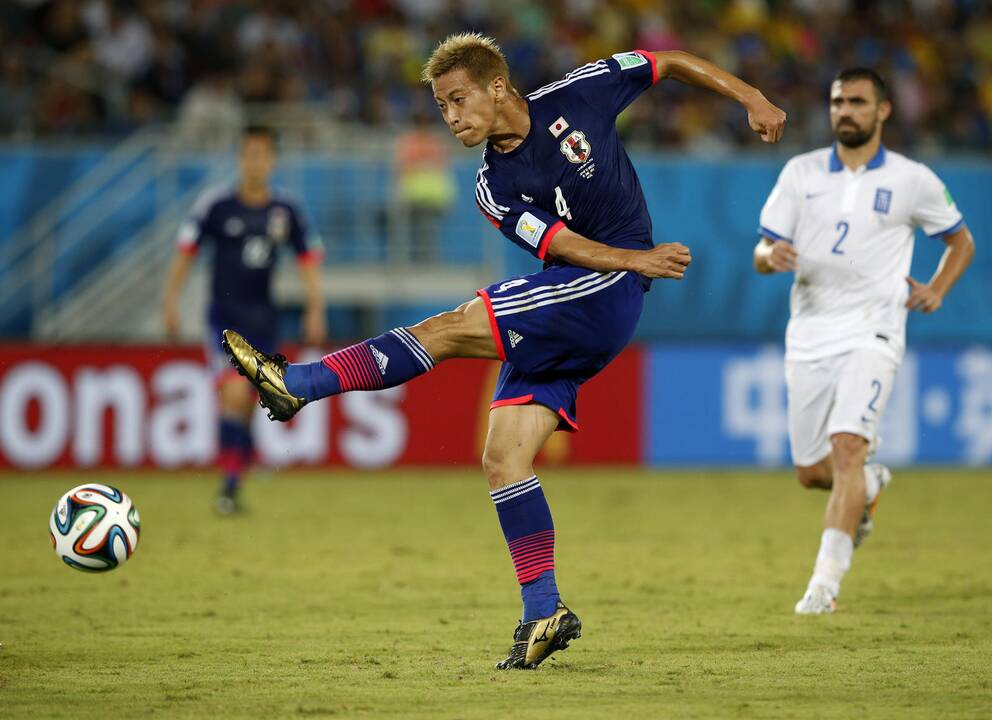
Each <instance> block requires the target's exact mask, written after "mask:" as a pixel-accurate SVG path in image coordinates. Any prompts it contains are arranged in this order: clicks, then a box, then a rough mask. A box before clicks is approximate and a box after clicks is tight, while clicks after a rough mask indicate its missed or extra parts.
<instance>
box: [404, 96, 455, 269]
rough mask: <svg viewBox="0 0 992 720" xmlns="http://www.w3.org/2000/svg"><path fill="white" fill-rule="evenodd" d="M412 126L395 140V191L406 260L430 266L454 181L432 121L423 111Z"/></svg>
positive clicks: (452, 196)
mask: <svg viewBox="0 0 992 720" xmlns="http://www.w3.org/2000/svg"><path fill="white" fill-rule="evenodd" d="M413 120H414V125H413V127H412V128H410V129H409V130H407V131H406V132H404V133H402V134H401V135H400V136H399V137H397V138H396V150H395V154H394V157H395V168H396V177H395V183H396V184H395V189H396V201H397V208H398V210H399V216H400V219H401V222H400V223H399V229H400V230H401V231H403V233H404V234H405V235H406V238H407V242H408V246H409V248H410V259H411V260H413V261H414V262H434V261H437V260H439V259H440V258H439V257H438V253H437V242H438V241H437V238H438V229H439V225H440V223H441V220H442V219H443V218H444V215H445V214H446V213H447V212H448V209H449V208H450V207H451V203H452V202H453V201H454V199H455V178H454V174H453V173H452V171H451V163H450V160H449V158H448V143H447V142H446V138H442V137H440V136H439V135H438V133H437V132H436V131H435V129H434V128H435V127H436V125H435V123H434V122H433V120H434V118H433V117H429V116H428V115H427V113H426V112H424V111H423V110H417V111H416V112H415V113H414V116H413Z"/></svg>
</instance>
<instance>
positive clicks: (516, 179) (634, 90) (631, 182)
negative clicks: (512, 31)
mask: <svg viewBox="0 0 992 720" xmlns="http://www.w3.org/2000/svg"><path fill="white" fill-rule="evenodd" d="M657 80H658V67H657V63H656V61H655V58H654V56H653V55H651V54H650V53H646V52H644V51H641V50H638V51H635V52H627V53H618V54H616V55H614V56H613V57H611V58H608V59H606V60H598V61H597V62H594V63H590V64H588V65H583V66H582V67H580V68H578V69H576V70H573V71H572V72H570V73H569V74H568V75H566V76H565V77H564V78H562V79H561V80H559V81H557V82H553V83H551V84H550V85H545V86H544V87H542V88H540V89H539V90H536V91H534V92H532V93H530V94H529V95H528V96H527V104H528V112H529V114H530V132H529V133H528V134H527V137H526V138H524V140H523V142H522V143H521V144H520V145H518V146H517V147H516V148H514V149H513V150H510V151H509V152H506V153H500V152H498V151H497V150H495V149H494V148H493V147H492V145H491V144H487V146H486V149H485V153H484V156H483V160H484V163H483V165H482V167H481V168H480V169H479V172H478V173H477V175H476V192H475V197H476V202H477V203H478V205H479V209H480V210H482V212H483V214H485V216H486V217H487V218H488V219H489V220H490V222H492V223H493V225H495V226H496V227H498V228H499V229H500V231H502V233H503V234H504V235H506V237H508V238H509V239H510V240H512V241H513V242H514V243H516V244H517V245H519V246H520V247H522V248H523V249H524V250H526V251H528V252H529V253H531V254H532V255H534V256H535V257H537V258H540V259H542V260H544V259H545V258H546V256H547V252H548V245H550V243H551V239H552V238H553V237H554V235H555V233H557V232H558V231H559V230H561V229H562V228H563V227H568V229H569V230H572V231H574V232H576V233H579V234H580V235H583V236H585V237H588V238H590V239H592V240H595V241H597V242H600V243H603V244H605V245H610V246H612V247H620V248H635V249H647V248H650V247H651V246H652V245H653V242H652V238H651V218H650V216H649V215H648V209H647V204H646V203H645V201H644V193H643V191H642V190H641V184H640V181H639V180H638V179H637V173H636V172H635V171H634V166H633V165H632V164H631V162H630V158H629V157H628V156H627V151H626V150H625V149H624V147H623V144H622V143H621V142H620V138H619V136H618V135H617V130H616V117H617V115H618V114H619V113H620V112H621V111H622V110H623V109H624V108H625V107H627V106H628V105H629V104H630V103H631V102H633V101H634V99H635V98H637V96H638V95H640V94H641V93H642V92H643V91H644V90H646V89H647V88H649V87H651V86H652V85H653V84H654V83H655V82H657ZM548 261H549V263H550V264H556V262H555V260H554V258H548ZM648 282H649V281H647V280H646V279H645V280H644V285H645V286H647V284H648Z"/></svg>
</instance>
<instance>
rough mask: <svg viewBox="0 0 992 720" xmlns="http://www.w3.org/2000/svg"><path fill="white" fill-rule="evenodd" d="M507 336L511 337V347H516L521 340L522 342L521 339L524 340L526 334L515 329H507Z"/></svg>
mask: <svg viewBox="0 0 992 720" xmlns="http://www.w3.org/2000/svg"><path fill="white" fill-rule="evenodd" d="M506 336H507V337H508V338H510V347H511V348H515V347H516V346H517V344H518V343H519V342H520V341H521V340H523V339H524V336H523V335H521V334H520V333H518V332H514V331H513V330H507V331H506Z"/></svg>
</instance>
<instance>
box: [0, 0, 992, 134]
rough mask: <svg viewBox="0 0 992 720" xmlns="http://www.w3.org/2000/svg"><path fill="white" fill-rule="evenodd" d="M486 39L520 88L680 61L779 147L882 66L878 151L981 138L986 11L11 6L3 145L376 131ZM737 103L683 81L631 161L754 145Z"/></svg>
mask: <svg viewBox="0 0 992 720" xmlns="http://www.w3.org/2000/svg"><path fill="white" fill-rule="evenodd" d="M467 29H472V30H479V31H482V32H485V33H489V34H492V35H493V36H494V37H496V38H497V40H498V41H499V42H500V43H501V45H502V47H503V49H504V51H505V53H506V55H507V57H508V59H509V62H510V67H511V70H512V71H513V73H514V77H513V81H514V84H515V85H516V86H517V87H518V88H519V89H521V90H522V91H524V92H527V91H529V90H531V89H534V88H536V87H538V86H540V85H542V84H544V83H546V82H548V81H550V80H552V79H554V78H557V77H560V76H561V75H562V74H563V73H564V72H567V71H568V70H569V69H571V68H573V67H575V66H577V65H581V64H583V63H584V62H587V61H588V60H591V59H595V58H598V57H604V56H608V55H610V54H612V53H614V52H618V51H621V50H626V49H632V48H646V49H651V50H669V49H685V50H689V51H691V52H693V53H695V54H698V55H702V56H704V57H707V58H710V59H712V60H714V61H715V62H717V63H718V64H720V65H722V66H723V67H725V68H727V69H729V70H731V71H732V72H735V73H738V74H740V75H741V76H742V77H744V78H745V79H746V80H748V81H749V82H751V83H752V84H755V85H757V86H758V87H760V88H761V89H762V90H763V91H764V92H765V94H766V95H767V96H768V97H769V98H770V99H772V100H773V101H775V102H777V103H778V104H779V105H781V106H782V107H783V108H785V109H786V110H787V112H788V113H789V118H790V130H789V133H788V134H787V140H788V144H789V147H790V148H791V147H810V146H815V145H821V144H823V143H824V141H825V139H826V138H827V137H828V136H829V134H828V133H829V130H828V127H827V116H826V112H825V110H826V103H825V97H826V92H827V88H828V86H829V82H830V79H831V77H832V76H833V74H834V73H835V72H836V71H837V70H838V69H839V68H841V67H844V66H849V65H869V66H872V67H875V68H878V69H880V70H881V71H882V72H883V74H884V75H886V76H887V77H888V79H889V81H890V83H891V85H892V89H893V99H894V102H895V106H896V115H895V119H894V121H891V122H890V123H889V128H888V132H889V142H891V143H894V144H897V145H898V146H899V147H900V148H903V149H906V150H911V151H912V150H917V151H924V152H926V151H935V150H936V151H943V150H958V149H963V150H971V151H974V150H983V149H987V148H988V147H989V146H990V140H992V138H990V135H992V2H988V1H987V0H889V1H883V2H869V1H868V0H693V2H674V1H669V2H656V1H650V0H623V1H619V2H618V1H616V0H611V1H609V2H607V1H605V0H555V1H553V2H541V3H535V2H532V1H530V0H502V1H501V2H490V1H488V0H362V1H361V2H351V1H348V0H134V1H124V0H5V2H3V3H2V4H0V97H2V98H3V102H2V103H0V136H8V137H9V136H13V137H15V138H18V139H28V138H33V137H50V136H58V135H69V134H71V135H73V136H76V137H78V136H80V135H91V136H104V137H113V136H121V135H123V134H125V133H127V132H129V131H131V130H133V129H136V128H138V127H141V126H145V125H148V124H150V123H162V122H168V121H172V120H178V121H179V122H180V123H184V122H186V123H200V124H205V125H217V126H231V127H236V126H240V124H241V123H242V122H244V119H245V116H246V113H247V112H248V111H247V110H246V107H247V106H249V104H251V103H290V102H291V103H295V104H297V105H298V106H299V107H305V108H307V109H308V111H312V112H319V113H322V114H323V115H324V116H325V117H328V118H333V119H336V120H340V121H345V122H359V123H362V124H365V125H370V126H385V127H388V126H390V125H393V124H405V123H407V122H408V121H411V120H416V119H418V118H422V117H423V116H425V115H430V114H432V113H434V112H435V111H434V108H433V105H432V101H431V98H430V94H429V93H428V92H427V91H426V90H425V88H424V87H423V86H422V85H421V84H420V82H419V71H420V66H421V63H422V62H423V60H424V58H425V57H426V56H427V55H428V54H429V52H430V49H431V47H432V46H433V45H434V44H435V43H436V42H437V41H438V40H439V39H441V38H443V37H444V36H445V35H447V34H448V33H450V32H455V31H463V30H467ZM741 119H742V117H741V110H740V109H739V108H737V107H736V106H735V105H734V104H732V103H727V102H724V101H722V100H721V99H719V98H717V97H715V96H713V95H711V94H708V93H702V92H697V91H689V90H686V89H684V88H682V87H679V86H677V85H674V84H673V86H672V87H671V88H669V89H667V90H666V91H665V92H662V93H650V94H648V95H646V96H645V100H643V101H642V102H639V103H638V104H637V105H635V106H634V108H632V110H631V111H630V112H629V113H627V114H626V116H625V117H624V118H623V120H622V124H623V130H624V133H625V134H626V136H627V140H628V142H630V143H631V144H633V145H635V146H636V145H638V144H641V145H651V146H655V147H673V148H679V149H683V150H688V151H695V152H709V153H720V152H724V151H730V150H736V149H738V148H740V147H742V146H747V145H750V144H754V143H755V142H756V141H757V140H756V138H755V136H754V135H753V134H751V133H750V132H749V131H748V130H747V128H746V126H745V125H744V124H743V123H742V122H741Z"/></svg>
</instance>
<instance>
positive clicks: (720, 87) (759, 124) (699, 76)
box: [652, 50, 785, 143]
mask: <svg viewBox="0 0 992 720" xmlns="http://www.w3.org/2000/svg"><path fill="white" fill-rule="evenodd" d="M652 54H653V55H654V56H655V59H656V62H657V63H658V74H659V76H661V77H666V78H674V79H675V80H680V81H682V82H684V83H686V84H688V85H696V86H698V87H701V88H706V89H707V90H713V91H714V92H718V93H720V94H721V95H726V96H727V97H729V98H732V99H734V100H736V101H737V102H739V103H740V104H741V105H743V106H744V108H745V109H746V110H747V121H748V124H749V125H750V126H751V129H752V130H754V131H755V132H756V133H758V135H760V136H761V139H762V140H764V141H765V142H767V143H773V142H778V140H779V139H780V138H781V137H782V133H783V131H784V130H785V113H784V112H783V111H782V110H780V109H779V108H777V107H775V106H774V105H772V104H771V103H770V102H768V99H767V98H766V97H765V96H764V95H762V94H761V91H760V90H758V88H756V87H752V86H751V85H748V84H747V83H746V82H744V81H743V80H741V79H740V78H739V77H737V76H735V75H731V74H730V73H729V72H727V71H726V70H723V69H721V68H719V67H717V66H716V65H714V64H713V63H711V62H710V61H709V60H703V59H702V58H700V57H696V56H695V55H691V54H689V53H687V52H682V51H681V50H660V51H658V52H655V53H652Z"/></svg>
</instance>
